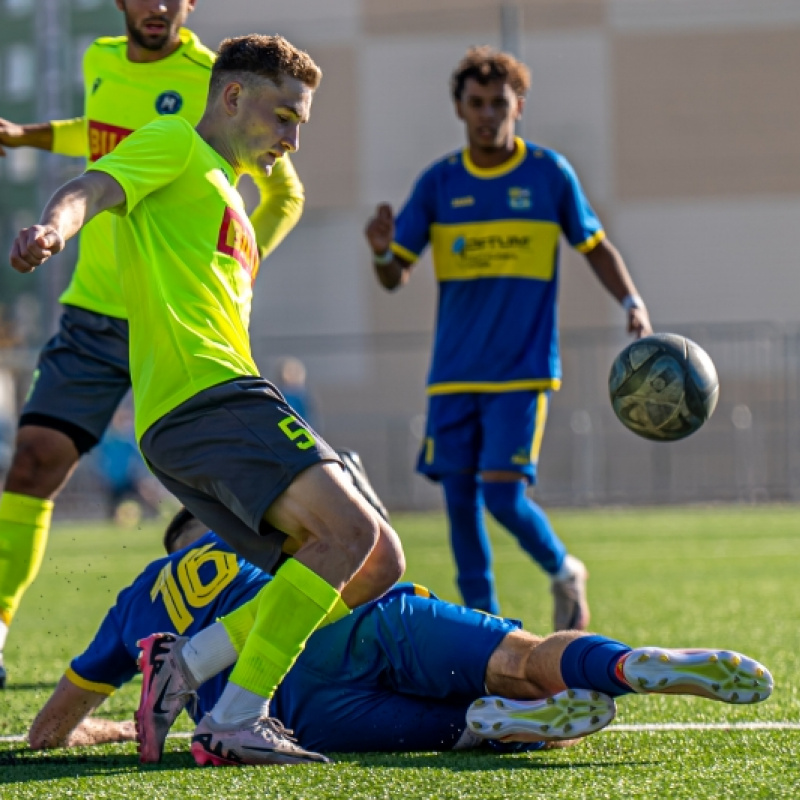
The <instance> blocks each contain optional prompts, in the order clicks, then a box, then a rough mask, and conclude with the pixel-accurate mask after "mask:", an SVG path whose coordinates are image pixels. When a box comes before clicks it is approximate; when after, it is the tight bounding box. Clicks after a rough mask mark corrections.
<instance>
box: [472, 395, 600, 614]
mask: <svg viewBox="0 0 800 800" xmlns="http://www.w3.org/2000/svg"><path fill="white" fill-rule="evenodd" d="M548 401H549V393H548V392H508V393H505V394H500V395H486V396H484V397H482V398H481V405H482V409H483V413H482V422H483V436H482V439H483V442H484V446H483V449H482V452H481V457H480V470H481V478H482V480H483V495H484V499H485V502H486V508H487V510H488V511H489V513H490V514H491V515H492V516H493V517H494V518H495V519H496V520H497V521H498V522H499V523H500V524H501V525H502V526H503V527H504V528H506V529H507V530H508V531H509V532H510V533H511V534H513V535H514V536H515V537H516V539H517V541H519V543H520V545H521V547H522V549H523V550H525V552H526V553H528V554H529V555H530V556H531V557H532V558H533V559H534V561H536V563H537V564H539V565H540V566H541V567H542V569H543V570H544V571H545V572H546V573H547V574H548V575H549V576H550V579H551V590H552V592H553V597H554V614H553V623H554V627H555V629H556V630H573V629H575V630H584V629H585V628H586V627H587V626H588V624H589V604H588V601H587V599H586V578H587V576H588V573H587V572H586V568H585V567H584V565H583V563H582V562H581V561H580V560H579V559H577V558H575V557H574V556H571V555H569V554H568V553H567V548H566V546H565V545H564V543H563V542H562V541H561V539H560V538H559V536H558V534H557V533H556V532H555V530H554V529H553V526H552V525H551V524H550V520H549V519H548V517H547V514H545V512H544V510H543V509H542V508H541V506H539V505H538V504H537V503H536V502H535V501H534V500H532V499H531V498H530V497H528V495H527V493H526V490H527V486H528V483H535V482H536V469H537V462H538V458H539V450H540V447H541V441H542V436H543V434H544V426H545V422H546V419H547V407H548ZM509 420H515V421H516V424H509Z"/></svg>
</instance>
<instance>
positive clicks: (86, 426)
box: [0, 0, 304, 687]
mask: <svg viewBox="0 0 800 800" xmlns="http://www.w3.org/2000/svg"><path fill="white" fill-rule="evenodd" d="M195 2H196V0H166V1H165V2H155V1H154V0H116V3H117V7H118V8H119V9H120V11H122V12H123V15H124V19H125V28H126V31H127V35H126V36H121V37H115V38H112V37H109V38H101V39H98V40H97V41H95V42H94V43H93V44H92V45H91V46H90V47H89V49H88V50H87V52H86V54H85V56H84V61H83V76H84V85H85V115H84V116H83V117H80V118H78V119H73V120H66V121H52V122H44V123H37V124H30V125H16V124H14V123H11V122H8V121H6V120H0V154H1V153H2V149H3V147H20V146H29V147H37V148H40V149H42V150H52V151H53V152H56V153H61V154H63V155H69V156H85V157H86V158H87V161H88V163H89V164H91V163H93V162H95V161H97V160H98V159H99V158H101V157H102V156H103V155H105V154H106V153H108V152H110V151H112V150H113V149H114V148H115V147H116V145H117V144H119V142H120V141H122V140H123V139H124V138H125V137H126V136H128V135H129V134H130V133H131V132H132V131H134V130H136V129H138V128H140V127H141V126H142V125H145V124H146V123H148V122H150V121H151V120H152V119H156V118H158V117H159V116H165V115H178V116H181V117H184V118H186V119H187V120H188V121H189V122H190V123H191V124H192V125H194V124H195V123H197V121H198V120H199V119H200V116H201V115H202V112H203V109H204V107H205V102H206V96H207V95H208V82H209V78H210V75H211V67H212V65H213V63H214V57H215V56H214V53H212V52H211V51H210V50H208V49H207V48H206V47H204V46H203V45H202V44H201V43H200V41H199V40H198V39H197V37H196V36H195V35H194V34H193V33H192V32H191V31H189V30H187V29H186V28H184V27H183V24H184V22H185V21H186V18H187V17H188V15H189V13H190V12H191V11H192V10H193V9H194V7H195ZM256 182H257V186H258V188H259V191H260V193H261V202H260V204H259V206H258V208H256V209H255V210H254V212H253V213H252V215H251V218H252V221H253V225H254V228H255V231H256V238H257V241H258V246H259V251H260V255H261V257H262V258H264V257H265V256H266V255H267V254H268V253H269V252H270V251H272V250H273V249H274V248H275V247H277V245H278V244H279V243H280V242H281V241H282V239H283V238H284V237H285V236H286V234H287V233H288V232H289V231H290V230H291V229H292V227H293V226H294V225H295V224H296V223H297V221H298V219H299V218H300V215H301V213H302V208H303V199H304V198H303V187H302V184H301V183H300V181H299V179H298V177H297V174H296V172H295V171H294V169H293V167H292V165H291V163H290V162H289V161H288V160H287V159H281V160H280V162H279V163H277V164H276V165H275V169H274V172H273V175H272V176H271V177H270V178H269V179H267V178H265V177H263V176H261V177H258V178H256ZM60 300H61V302H62V303H63V304H64V314H63V316H62V318H61V321H60V325H59V330H58V333H57V334H56V335H55V336H54V337H53V338H52V339H51V340H50V341H49V342H48V343H47V344H46V345H45V347H44V349H43V350H42V353H41V355H40V359H39V363H38V365H37V368H36V372H35V373H34V383H33V387H32V389H31V391H30V394H29V397H28V400H27V402H26V404H25V406H24V408H23V409H22V416H21V418H20V420H19V429H18V431H17V437H16V443H15V450H14V454H13V458H12V462H11V465H10V467H9V472H8V475H7V477H6V481H5V491H4V492H3V495H2V498H0V687H2V686H4V685H5V670H4V668H3V660H2V653H3V647H4V644H5V639H6V634H7V632H8V626H9V625H10V623H11V619H12V617H13V616H14V614H15V613H16V611H17V608H18V607H19V604H20V602H21V600H22V596H23V593H24V592H25V590H26V589H27V587H28V586H29V585H30V584H31V582H32V581H33V580H34V578H35V577H36V575H37V574H38V571H39V567H40V565H41V561H42V558H43V556H44V551H45V547H46V544H47V537H48V535H49V530H50V520H51V516H52V511H53V502H54V500H55V498H56V497H57V496H58V494H59V492H60V491H61V489H62V488H63V486H64V484H65V483H66V482H67V480H68V479H69V477H70V475H71V474H72V472H73V470H74V468H75V466H76V465H77V463H78V461H79V459H80V458H81V457H82V456H83V455H85V454H86V453H88V452H89V451H90V450H91V449H92V448H93V447H94V446H95V445H96V444H97V443H98V441H99V440H100V438H101V437H102V435H103V432H104V431H105V429H106V427H107V426H108V424H109V421H110V420H111V418H112V416H113V414H114V411H115V409H116V408H117V406H118V404H119V403H120V401H121V399H122V397H123V396H124V395H125V394H126V392H127V391H128V389H129V388H130V374H129V364H128V323H127V321H126V316H127V315H126V311H125V303H124V300H123V297H122V290H121V288H120V285H119V278H118V275H117V266H116V263H115V260H114V249H113V230H112V219H111V216H110V215H108V214H103V215H100V216H99V217H96V218H95V219H93V220H92V221H91V222H90V223H89V224H88V225H87V226H86V228H85V230H83V231H82V233H81V242H80V255H79V258H78V263H77V266H76V268H75V272H74V274H73V276H72V280H71V282H70V284H69V286H68V288H67V290H66V291H65V292H64V294H63V295H62V296H61V298H60Z"/></svg>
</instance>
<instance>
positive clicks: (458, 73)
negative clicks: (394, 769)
mask: <svg viewBox="0 0 800 800" xmlns="http://www.w3.org/2000/svg"><path fill="white" fill-rule="evenodd" d="M469 78H473V79H474V80H476V81H477V82H478V83H479V84H481V86H486V84H488V83H489V82H490V81H497V80H501V81H508V84H509V86H510V87H511V88H512V89H513V90H514V93H515V94H516V95H517V96H518V97H522V96H524V95H525V94H526V92H527V91H528V89H529V88H530V85H531V71H530V70H529V69H528V68H527V67H526V66H525V64H523V63H522V62H521V61H519V60H518V59H517V58H515V57H514V56H512V55H511V53H503V52H501V51H500V50H495V49H494V48H493V47H489V45H482V46H481V47H471V48H470V49H469V50H467V54H466V55H465V56H464V58H462V59H461V61H460V63H459V65H458V66H457V67H456V69H455V72H454V73H453V75H452V76H451V78H450V91H451V92H452V94H453V99H454V100H460V99H461V95H462V94H463V92H464V84H465V83H466V82H467V80H468V79H469Z"/></svg>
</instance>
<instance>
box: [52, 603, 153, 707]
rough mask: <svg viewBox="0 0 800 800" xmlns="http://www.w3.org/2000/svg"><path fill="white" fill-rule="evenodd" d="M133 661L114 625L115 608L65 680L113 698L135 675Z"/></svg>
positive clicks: (68, 672) (117, 627)
mask: <svg viewBox="0 0 800 800" xmlns="http://www.w3.org/2000/svg"><path fill="white" fill-rule="evenodd" d="M136 672H137V668H136V661H135V659H134V658H133V657H132V656H131V654H130V653H129V652H128V650H127V649H126V647H125V644H124V642H123V639H122V632H121V628H120V625H119V623H118V621H117V607H116V606H114V608H112V609H111V610H110V611H109V612H108V614H106V616H105V618H104V619H103V622H102V623H101V625H100V628H99V629H98V631H97V633H96V634H95V637H94V639H93V640H92V642H91V644H90V645H89V646H88V647H87V648H86V650H84V652H83V653H81V655H79V656H78V657H77V658H74V659H72V662H71V663H70V665H69V669H68V670H67V672H66V676H67V679H68V680H70V681H71V682H72V683H74V684H75V685H76V686H79V687H80V688H81V689H88V690H89V691H91V692H99V693H100V694H112V693H113V692H114V690H115V689H119V687H120V686H122V684H124V683H127V682H128V681H129V680H131V678H133V676H134V675H135V674H136Z"/></svg>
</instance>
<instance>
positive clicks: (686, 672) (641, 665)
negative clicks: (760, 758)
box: [622, 647, 774, 703]
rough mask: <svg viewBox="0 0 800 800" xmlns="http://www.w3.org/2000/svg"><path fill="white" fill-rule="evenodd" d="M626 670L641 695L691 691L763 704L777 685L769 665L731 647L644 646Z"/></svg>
mask: <svg viewBox="0 0 800 800" xmlns="http://www.w3.org/2000/svg"><path fill="white" fill-rule="evenodd" d="M622 671H623V674H624V675H625V680H626V681H628V683H629V684H630V685H631V688H632V689H633V690H634V691H635V692H638V693H640V694H690V695H696V696H698V697H705V698H706V699H708V700H721V701H722V702H723V703H759V702H761V701H762V700H766V699H767V698H768V697H769V696H770V695H771V694H772V688H773V686H774V682H773V680H772V675H771V674H770V672H769V670H768V669H767V668H766V667H765V666H763V665H762V664H759V663H758V661H755V660H753V659H752V658H748V657H747V656H743V655H742V654H741V653H734V652H733V651H731V650H668V649H665V648H661V647H640V648H637V649H636V650H633V651H632V652H631V653H630V655H628V657H627V658H626V659H625V662H624V663H623V665H622Z"/></svg>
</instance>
